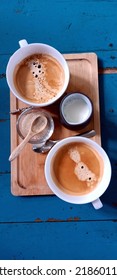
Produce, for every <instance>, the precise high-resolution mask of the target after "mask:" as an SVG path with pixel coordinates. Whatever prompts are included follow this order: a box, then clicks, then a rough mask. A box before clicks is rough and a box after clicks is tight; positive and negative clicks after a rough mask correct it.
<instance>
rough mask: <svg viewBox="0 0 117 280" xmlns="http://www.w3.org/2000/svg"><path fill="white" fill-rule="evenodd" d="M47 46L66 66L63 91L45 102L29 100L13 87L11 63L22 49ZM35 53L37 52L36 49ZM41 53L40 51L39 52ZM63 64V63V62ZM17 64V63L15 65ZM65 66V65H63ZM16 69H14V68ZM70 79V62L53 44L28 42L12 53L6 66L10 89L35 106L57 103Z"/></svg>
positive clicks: (16, 95) (18, 96) (23, 100)
mask: <svg viewBox="0 0 117 280" xmlns="http://www.w3.org/2000/svg"><path fill="white" fill-rule="evenodd" d="M33 46H34V47H35V46H36V47H38V46H40V47H43V46H44V47H47V48H49V50H51V52H52V51H54V52H55V53H56V54H57V55H58V56H59V57H60V58H61V61H63V63H64V65H65V67H64V68H63V69H64V73H66V77H65V82H64V85H63V88H62V89H61V91H60V92H59V93H58V94H57V95H56V96H55V97H53V98H52V99H50V100H49V101H48V102H45V103H36V102H33V101H29V100H27V99H25V98H24V97H23V96H22V95H20V93H19V92H18V91H17V90H16V89H14V88H13V86H12V85H11V81H10V79H9V76H10V72H11V63H12V61H13V60H14V57H15V56H17V55H18V53H21V52H22V49H23V50H25V49H27V48H29V49H30V48H32V47H33ZM34 53H37V52H35V51H34ZM38 53H39V52H38ZM43 53H47V52H43ZM29 55H30V54H27V55H26V56H24V58H25V57H28V56H29ZM50 55H51V56H53V57H54V58H56V59H57V57H56V56H55V55H54V54H52V53H51V54H50ZM22 60H23V58H22V59H19V62H20V61H22ZM58 61H59V63H60V64H61V62H60V60H59V59H58ZM61 65H62V64H61ZM15 66H16V65H15ZM62 67H63V66H62ZM13 71H14V69H13ZM69 79H70V70H69V67H68V63H67V61H66V59H65V58H64V56H63V54H62V53H61V52H60V51H58V50H57V49H56V48H54V47H52V46H51V45H48V44H45V43H31V44H27V45H26V46H24V47H22V48H18V49H17V50H16V51H15V52H14V53H13V54H12V55H11V57H10V58H9V61H8V63H7V67H6V80H7V84H8V86H9V88H10V91H11V92H12V93H13V94H14V95H15V97H17V98H18V99H19V100H20V101H22V102H24V103H25V104H28V105H30V106H35V107H46V106H49V105H51V104H53V103H55V102H56V101H57V100H58V99H59V98H60V97H61V96H62V95H63V94H64V93H65V91H66V89H67V87H68V84H69Z"/></svg>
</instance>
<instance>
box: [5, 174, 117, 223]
mask: <svg viewBox="0 0 117 280" xmlns="http://www.w3.org/2000/svg"><path fill="white" fill-rule="evenodd" d="M0 181H1V186H0V222H2V223H3V222H5V223H7V222H8V223H9V222H14V223H15V222H20V223H21V222H23V223H24V222H27V221H31V222H34V221H41V222H43V221H45V222H49V221H50V222H51V221H56V222H59V221H61V222H64V221H66V222H70V221H88V220H90V221H96V220H97V221H100V220H103V221H110V220H114V221H116V220H117V200H116V197H117V195H116V194H117V191H116V184H114V183H115V182H116V179H115V178H113V179H112V185H111V186H110V187H109V189H108V190H107V191H106V193H105V194H104V195H103V196H102V198H101V199H102V202H103V204H104V207H103V208H102V209H100V210H98V211H96V210H95V209H94V208H93V206H92V204H91V203H89V204H85V205H74V204H71V203H67V202H64V201H62V200H60V199H59V198H57V197H56V196H42V197H38V196H37V197H14V196H12V194H11V193H10V174H9V173H7V174H6V173H5V174H1V176H0Z"/></svg>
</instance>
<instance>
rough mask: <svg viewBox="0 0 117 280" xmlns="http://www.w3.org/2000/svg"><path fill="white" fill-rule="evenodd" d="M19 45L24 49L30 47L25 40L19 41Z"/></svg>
mask: <svg viewBox="0 0 117 280" xmlns="http://www.w3.org/2000/svg"><path fill="white" fill-rule="evenodd" d="M19 45H20V48H23V47H26V46H27V45H28V42H27V41H26V40H25V39H23V40H20V41H19Z"/></svg>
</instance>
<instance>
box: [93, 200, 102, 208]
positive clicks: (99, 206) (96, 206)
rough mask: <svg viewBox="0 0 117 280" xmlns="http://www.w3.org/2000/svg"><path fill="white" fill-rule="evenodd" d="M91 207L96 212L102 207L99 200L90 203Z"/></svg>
mask: <svg viewBox="0 0 117 280" xmlns="http://www.w3.org/2000/svg"><path fill="white" fill-rule="evenodd" d="M92 204H93V207H94V208H95V209H96V210H97V209H100V208H102V207H103V204H102V202H101V200H100V199H99V198H97V199H96V200H94V201H92Z"/></svg>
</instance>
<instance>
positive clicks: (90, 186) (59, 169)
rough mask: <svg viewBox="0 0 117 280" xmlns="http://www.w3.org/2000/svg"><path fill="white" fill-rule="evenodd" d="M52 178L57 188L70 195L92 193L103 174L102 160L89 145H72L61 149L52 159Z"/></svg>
mask: <svg viewBox="0 0 117 280" xmlns="http://www.w3.org/2000/svg"><path fill="white" fill-rule="evenodd" d="M52 165H53V168H51V170H53V171H52V176H53V179H54V181H55V183H56V184H57V185H58V187H59V188H60V189H61V190H62V191H64V192H65V193H68V194H71V195H84V194H87V193H89V192H91V191H93V190H94V189H95V188H96V186H97V184H98V182H100V180H101V178H102V174H103V160H102V158H101V157H100V155H99V154H98V153H97V152H96V151H95V150H94V149H92V148H91V147H90V146H89V145H86V144H84V143H77V142H76V143H72V144H67V145H65V146H64V147H62V148H61V149H60V150H59V151H58V152H57V153H56V154H55V156H54V158H53V163H52Z"/></svg>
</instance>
